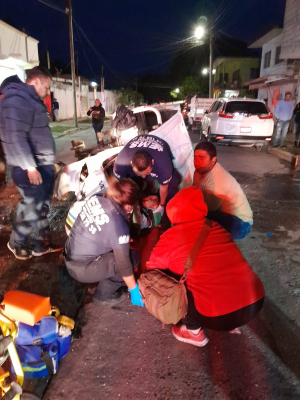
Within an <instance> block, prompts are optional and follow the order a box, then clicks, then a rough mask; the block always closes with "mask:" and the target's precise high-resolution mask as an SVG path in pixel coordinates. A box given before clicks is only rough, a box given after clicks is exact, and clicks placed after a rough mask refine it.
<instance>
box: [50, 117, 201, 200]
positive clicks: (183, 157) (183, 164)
mask: <svg viewBox="0 0 300 400" xmlns="http://www.w3.org/2000/svg"><path fill="white" fill-rule="evenodd" d="M150 134H151V135H153V136H157V137H159V138H161V139H163V140H165V141H166V142H167V143H168V144H169V146H170V148H171V151H172V154H173V156H174V160H173V163H174V167H175V168H176V169H177V171H178V172H179V173H180V174H181V176H182V182H181V184H180V188H184V187H188V186H191V184H192V181H193V175H194V171H195V168H194V160H193V148H192V143H191V140H190V137H189V134H188V132H187V130H186V127H185V124H184V121H183V118H182V115H181V114H180V113H177V114H175V115H174V116H173V117H172V118H170V119H169V120H168V121H167V122H165V123H164V124H163V125H162V126H160V127H159V128H158V129H156V130H155V131H153V132H151V133H150ZM122 148H123V146H120V147H114V148H112V149H108V150H105V151H103V152H101V153H98V154H96V155H95V156H92V157H86V158H84V159H83V160H81V161H78V162H75V163H73V164H69V165H66V166H65V167H64V169H63V171H61V172H60V173H59V175H58V177H57V180H56V187H55V195H56V197H58V199H61V197H62V196H63V195H64V194H65V193H68V192H75V195H76V196H78V194H79V193H80V191H81V192H82V193H84V194H85V196H86V197H90V196H92V195H93V194H95V193H97V192H99V191H100V190H103V189H105V188H106V187H107V181H106V178H105V175H104V171H103V167H102V164H103V162H104V161H105V160H107V159H108V158H109V157H112V156H113V155H115V154H118V153H119V152H120V151H121V150H122ZM84 164H86V165H87V168H88V173H89V175H88V177H87V178H86V179H85V181H84V186H83V185H82V186H83V188H82V186H81V185H80V181H79V179H80V173H81V169H82V167H83V165H84Z"/></svg>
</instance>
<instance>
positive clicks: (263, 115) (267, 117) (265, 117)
mask: <svg viewBox="0 0 300 400" xmlns="http://www.w3.org/2000/svg"><path fill="white" fill-rule="evenodd" d="M257 116H258V118H260V119H272V118H273V113H271V112H270V113H269V114H257Z"/></svg>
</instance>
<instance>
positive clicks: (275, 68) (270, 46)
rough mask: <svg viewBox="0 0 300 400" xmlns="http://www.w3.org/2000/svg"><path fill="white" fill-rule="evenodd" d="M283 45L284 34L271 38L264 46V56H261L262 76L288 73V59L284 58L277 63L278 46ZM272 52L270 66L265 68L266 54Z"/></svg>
mask: <svg viewBox="0 0 300 400" xmlns="http://www.w3.org/2000/svg"><path fill="white" fill-rule="evenodd" d="M281 45H282V34H280V35H279V36H277V37H276V38H274V39H272V40H270V42H268V43H266V44H264V45H263V47H262V57H261V67H260V76H265V75H287V74H288V70H287V60H283V61H282V62H281V63H279V64H275V56H276V48H277V47H279V46H281ZM269 51H270V52H271V62H270V67H268V68H264V62H265V54H266V53H268V52H269Z"/></svg>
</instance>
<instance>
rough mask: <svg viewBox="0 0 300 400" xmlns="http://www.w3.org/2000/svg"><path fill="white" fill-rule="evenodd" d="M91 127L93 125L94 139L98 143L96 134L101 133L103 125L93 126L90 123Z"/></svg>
mask: <svg viewBox="0 0 300 400" xmlns="http://www.w3.org/2000/svg"><path fill="white" fill-rule="evenodd" d="M92 125H93V129H94V131H95V134H96V139H97V142H98V138H97V133H98V132H101V131H102V128H103V123H102V124H95V123H94V122H92Z"/></svg>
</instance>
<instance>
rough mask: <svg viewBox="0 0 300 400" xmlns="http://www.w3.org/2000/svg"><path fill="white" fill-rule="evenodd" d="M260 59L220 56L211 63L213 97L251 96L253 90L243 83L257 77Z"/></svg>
mask: <svg viewBox="0 0 300 400" xmlns="http://www.w3.org/2000/svg"><path fill="white" fill-rule="evenodd" d="M259 67H260V59H259V58H257V57H222V58H217V59H216V60H215V61H214V63H213V68H214V69H215V70H216V72H215V74H214V83H213V89H214V90H213V93H214V98H219V97H231V96H241V97H243V96H247V97H253V96H254V93H253V91H249V87H248V86H245V83H246V82H247V81H249V80H250V79H255V78H257V77H259Z"/></svg>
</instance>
